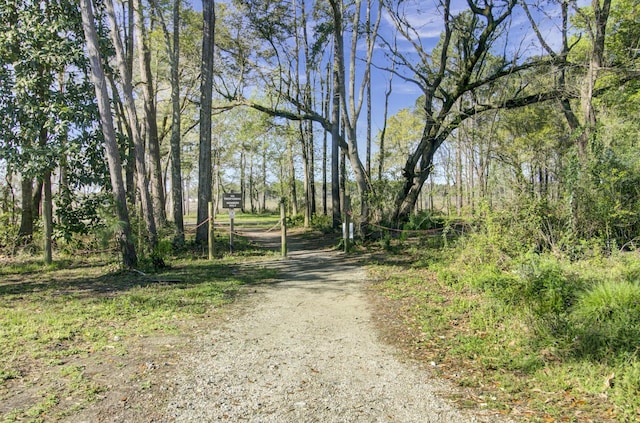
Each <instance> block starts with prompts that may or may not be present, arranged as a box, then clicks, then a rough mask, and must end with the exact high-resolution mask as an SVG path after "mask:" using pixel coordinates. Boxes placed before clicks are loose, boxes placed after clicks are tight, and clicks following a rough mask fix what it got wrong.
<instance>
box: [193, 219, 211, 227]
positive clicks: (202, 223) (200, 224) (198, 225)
mask: <svg viewBox="0 0 640 423" xmlns="http://www.w3.org/2000/svg"><path fill="white" fill-rule="evenodd" d="M209 220H211V218H209V217H207V218H206V219H205V220H203V221H202V222H200V223H198V224H197V225H196V229H198V228H199V227H200V226H202V225H204V224H205V223H207V222H208V221H209Z"/></svg>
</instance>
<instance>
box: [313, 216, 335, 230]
mask: <svg viewBox="0 0 640 423" xmlns="http://www.w3.org/2000/svg"><path fill="white" fill-rule="evenodd" d="M332 223H333V222H332V217H331V216H326V215H323V214H316V215H313V217H311V227H312V228H313V229H315V230H318V231H320V232H322V233H323V234H329V233H331V232H333V225H332Z"/></svg>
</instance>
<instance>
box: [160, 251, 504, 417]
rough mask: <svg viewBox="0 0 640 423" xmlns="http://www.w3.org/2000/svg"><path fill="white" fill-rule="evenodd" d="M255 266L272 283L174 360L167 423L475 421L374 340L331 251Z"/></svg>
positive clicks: (356, 279)
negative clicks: (273, 270)
mask: <svg viewBox="0 0 640 423" xmlns="http://www.w3.org/2000/svg"><path fill="white" fill-rule="evenodd" d="M259 265H260V266H275V267H278V268H279V269H280V273H279V276H278V280H276V281H273V282H272V283H269V284H264V285H260V286H256V287H252V288H251V293H250V295H248V296H247V298H246V299H243V300H241V305H240V306H239V307H240V310H239V311H238V312H237V313H234V314H233V317H230V318H228V320H227V321H226V322H224V323H223V324H222V325H221V326H220V327H214V328H211V330H210V331H207V333H206V334H204V335H203V336H201V337H199V338H198V339H197V340H196V341H195V343H194V344H193V345H192V347H193V348H191V350H192V351H190V352H189V353H185V354H183V355H182V356H180V362H181V364H180V368H182V369H185V371H184V372H181V374H179V375H176V376H175V379H174V380H169V381H167V386H169V387H170V388H168V389H170V390H171V391H172V393H171V395H170V396H171V399H170V400H169V403H168V406H167V409H166V412H165V413H164V415H165V416H166V421H172V422H173V421H176V422H207V421H218V420H226V421H248V422H473V421H496V416H490V415H470V414H467V413H465V412H462V411H459V410H456V409H454V408H453V407H452V406H451V405H450V403H448V402H446V401H445V400H443V399H441V398H440V397H439V396H438V395H439V394H440V395H444V394H445V393H446V392H449V388H448V387H446V386H445V385H444V384H441V383H440V382H438V381H437V380H434V379H432V378H431V377H430V374H429V371H428V369H424V368H422V367H420V366H419V365H418V364H417V363H415V362H412V361H410V360H406V361H405V360H402V359H400V356H399V354H398V352H397V351H396V350H395V349H394V348H393V347H391V346H389V345H386V344H384V343H382V342H380V341H379V340H378V339H377V336H376V329H375V327H374V324H373V322H372V321H371V318H372V316H371V310H370V308H369V306H368V303H367V300H366V295H365V289H366V280H365V274H364V271H363V270H362V269H361V268H360V267H359V266H358V265H357V264H356V263H355V262H353V261H352V260H350V259H349V258H348V257H345V256H344V255H343V254H341V253H338V252H333V251H329V250H324V251H315V252H310V251H297V252H293V253H290V255H289V257H288V258H286V259H276V260H273V261H271V262H268V263H260V264H259Z"/></svg>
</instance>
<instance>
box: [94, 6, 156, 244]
mask: <svg viewBox="0 0 640 423" xmlns="http://www.w3.org/2000/svg"><path fill="white" fill-rule="evenodd" d="M105 4H106V8H107V15H108V17H109V25H110V27H111V41H112V43H113V46H114V49H115V52H116V61H117V65H118V70H119V72H120V78H121V80H122V85H123V87H122V92H123V95H124V109H125V112H126V115H127V120H128V122H129V128H130V131H131V135H132V137H133V147H134V158H135V163H136V165H135V170H136V172H135V174H136V181H137V185H138V191H139V193H140V205H141V206H142V214H143V216H142V217H143V218H144V221H145V225H146V228H147V232H148V233H149V235H148V236H149V247H150V249H151V250H153V249H154V248H155V247H156V244H157V242H158V233H157V229H156V221H155V218H154V213H153V208H152V200H151V195H150V194H149V189H148V186H149V182H148V180H147V172H146V169H145V167H146V166H145V160H144V155H145V153H144V140H143V138H142V137H141V136H140V124H139V121H138V116H137V114H136V106H135V100H134V98H133V85H132V82H131V74H129V73H128V69H127V62H126V56H125V52H124V48H123V44H122V40H121V39H120V31H119V28H118V24H117V21H116V15H115V10H114V8H113V0H107V1H106V2H105Z"/></svg>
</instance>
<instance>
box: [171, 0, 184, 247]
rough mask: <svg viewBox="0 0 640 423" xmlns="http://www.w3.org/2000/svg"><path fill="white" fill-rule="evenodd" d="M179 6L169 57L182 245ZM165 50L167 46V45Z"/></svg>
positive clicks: (174, 188) (175, 214) (178, 240)
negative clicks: (171, 53) (171, 52)
mask: <svg viewBox="0 0 640 423" xmlns="http://www.w3.org/2000/svg"><path fill="white" fill-rule="evenodd" d="M180 4H181V0H174V1H173V55H172V57H171V190H172V194H173V195H172V200H173V220H174V222H175V225H176V235H175V238H174V242H175V243H176V244H178V245H181V244H183V243H184V216H183V214H182V165H181V163H180V160H181V159H180V156H181V151H180V150H181V148H180V126H181V121H180V74H179V72H178V70H179V65H180V63H179V61H180ZM167 48H169V46H168V45H167Z"/></svg>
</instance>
